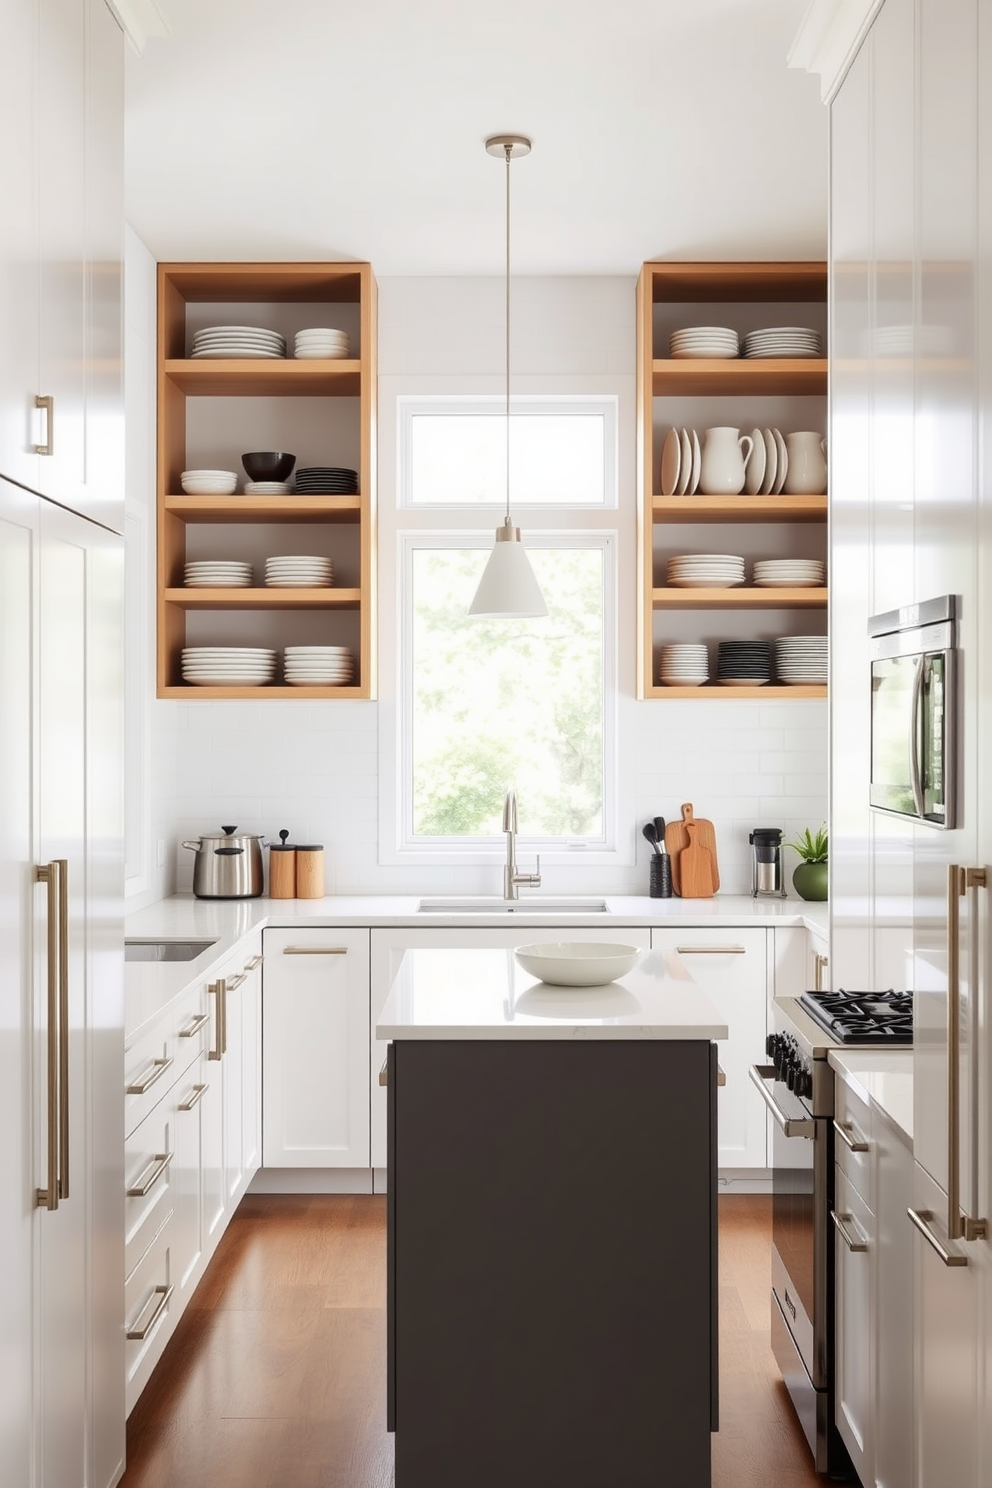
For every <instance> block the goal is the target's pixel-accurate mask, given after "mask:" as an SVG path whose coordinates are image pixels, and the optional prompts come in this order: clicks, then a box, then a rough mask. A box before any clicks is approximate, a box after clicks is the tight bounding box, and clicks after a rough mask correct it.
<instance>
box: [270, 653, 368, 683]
mask: <svg viewBox="0 0 992 1488" xmlns="http://www.w3.org/2000/svg"><path fill="white" fill-rule="evenodd" d="M285 654H286V660H285V664H284V667H283V671H284V674H285V677H286V681H287V682H289V683H291V684H292V685H293V686H294V687H331V686H334V685H340V684H342V683H344V682H350V681H351V680H352V678H353V677H354V675H355V659H354V657H353V656H352V654H351V652H350V651H349V650H348V648H347V646H287V647H286V653H285Z"/></svg>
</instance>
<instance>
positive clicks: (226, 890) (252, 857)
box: [183, 827, 265, 899]
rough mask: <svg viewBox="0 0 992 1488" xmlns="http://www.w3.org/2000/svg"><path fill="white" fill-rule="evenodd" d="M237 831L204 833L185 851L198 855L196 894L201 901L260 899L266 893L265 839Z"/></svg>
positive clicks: (195, 865) (225, 830) (194, 884)
mask: <svg viewBox="0 0 992 1488" xmlns="http://www.w3.org/2000/svg"><path fill="white" fill-rule="evenodd" d="M237 830H238V829H237V827H221V830H220V833H218V834H210V833H206V832H205V833H204V834H203V835H202V836H201V837H197V838H195V839H194V840H193V841H191V842H184V843H183V847H187V848H189V850H190V852H193V853H195V854H196V857H195V859H194V862H193V893H194V894H195V895H196V897H197V898H198V899H257V898H258V896H259V895H260V894H261V893H262V886H263V870H262V843H263V842H264V841H265V838H264V837H255V836H253V835H252V834H251V833H248V832H244V833H242V834H241V835H240V836H235V833H236V832H237Z"/></svg>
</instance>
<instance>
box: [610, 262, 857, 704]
mask: <svg viewBox="0 0 992 1488" xmlns="http://www.w3.org/2000/svg"><path fill="white" fill-rule="evenodd" d="M826 297H827V266H826V264H825V263H822V262H816V263H683V264H675V263H671V264H668V263H646V264H645V265H644V266H643V268H642V270H641V275H640V278H639V280H638V288H637V334H638V358H637V378H638V399H637V401H638V429H637V445H638V480H639V488H640V492H641V500H640V504H639V522H638V614H639V625H638V696H639V697H642V698H665V697H668V698H701V697H709V698H713V697H747V698H762V697H763V698H772V697H775V698H779V697H781V698H804V697H807V698H808V697H823V696H825V695H826V687H824V686H820V685H812V684H811V685H797V686H786V685H781V684H778V683H774V682H773V683H769V684H764V685H760V684H758V685H748V686H736V687H735V686H729V687H724V686H720V685H718V684H717V682H716V681H715V680H714V679H715V672H716V655H715V647H714V654H713V655H712V656H711V673H712V674H713V676H712V677H711V681H710V682H709V683H707V684H706V685H704V686H701V687H685V686H679V687H666V686H663V685H662V684H661V683H660V682H658V681H657V680H656V679H657V670H658V667H657V658H658V648H659V646H660V645H661V644H662V642H663V641H665V640H666V639H682V638H686V639H688V638H690V637H689V635H688V634H687V633H686V632H685V631H684V630H682V631H679V632H678V633H677V634H673V633H672V632H671V631H670V630H668V628H667V624H668V623H670V622H672V621H673V620H675V618H676V617H678V616H688V617H689V620H691V619H692V617H698V629H697V630H694V631H692V632H691V638H692V639H695V640H698V639H700V638H701V637H702V638H706V636H707V629H706V625H705V616H706V614H707V613H708V612H726V611H737V612H738V619H737V621H736V622H735V627H734V634H741V633H743V634H745V635H747V636H755V637H757V636H765V637H768V638H771V637H772V636H774V635H778V634H783V633H788V632H786V631H785V630H784V629H783V622H782V619H781V616H782V613H783V612H786V614H787V615H789V614H794V615H795V620H796V622H797V623H796V625H795V626H794V627H793V629H794V630H795V631H797V632H801V633H806V631H808V630H809V629H811V628H812V627H813V624H814V623H815V628H816V629H817V630H822V629H824V628H825V615H826V607H827V600H828V590H827V589H826V588H808V589H807V588H785V587H781V588H764V587H761V588H758V587H756V586H753V585H743V586H739V587H736V588H728V589H719V588H677V587H675V586H667V585H664V584H660V583H659V578H661V577H662V576H663V573H664V563H663V554H664V551H665V549H666V548H667V547H669V546H670V547H671V548H672V549H674V550H675V551H678V550H679V549H680V548H683V549H684V546H685V540H688V536H687V538H686V539H685V540H683V537H682V535H681V534H682V533H683V531H684V530H685V529H691V528H692V527H695V526H696V525H700V524H705V525H708V526H711V527H714V528H716V527H719V526H733V527H735V528H737V529H740V528H741V527H751V526H752V525H753V526H754V528H755V530H756V535H757V531H758V530H759V529H760V530H767V529H768V527H770V526H772V527H775V528H785V529H786V530H788V529H789V528H791V527H792V525H793V524H803V525H804V526H805V527H807V528H808V527H809V525H810V524H814V525H816V526H819V527H821V528H822V529H823V533H824V538H825V534H826V521H827V497H826V495H825V494H824V495H814V496H787V495H779V496H747V495H740V496H710V495H696V496H688V495H686V496H662V495H660V494H659V492H658V473H659V465H660V438H659V437H658V435H659V431H660V433H661V436H662V437H663V434H664V429H665V426H666V425H669V424H676V425H681V424H683V423H685V422H687V420H686V418H685V416H684V413H683V416H680V417H676V416H674V415H671V416H670V415H668V414H667V413H666V409H665V401H666V400H692V401H693V402H695V401H696V400H698V408H697V409H696V411H695V417H696V421H697V422H698V424H699V426H700V427H702V426H703V425H708V424H710V423H718V424H724V423H730V422H734V423H736V424H739V426H740V427H741V429H742V432H747V429H748V428H749V427H750V426H751V424H752V423H754V422H757V419H758V415H757V413H756V409H759V408H760V406H761V403H760V400H762V399H772V398H774V399H779V400H781V399H783V398H786V399H788V398H797V397H802V398H815V399H817V400H822V407H821V408H820V409H819V410H818V414H817V417H818V420H819V422H820V423H821V424H823V425H824V427H825V404H826V394H827V361H826V359H822V360H820V359H816V358H809V359H806V358H795V359H793V358H774V359H767V360H766V359H757V358H756V359H753V360H752V359H745V358H740V359H736V360H729V361H723V360H716V359H712V360H711V359H706V358H700V359H683V358H671V357H669V356H667V355H666V354H664V353H667V350H668V339H667V331H666V332H665V333H659V330H658V327H657V323H656V307H662V309H661V310H660V311H659V312H658V317H657V318H658V320H661V321H664V320H665V318H666V316H667V319H668V320H669V321H670V322H671V325H670V327H669V328H670V329H675V328H677V327H679V326H683V325H690V324H697V323H703V321H704V320H705V322H706V323H707V324H709V323H718V324H720V325H727V326H733V327H735V328H736V329H738V330H745V329H749V328H751V327H753V326H755V325H758V324H766V325H767V324H778V323H779V321H778V320H776V319H775V307H776V306H777V305H783V306H785V305H794V306H804V307H805V306H807V305H809V306H816V312H815V313H816V316H817V319H818V320H821V321H822V318H823V308H824V307H825V304H826ZM682 307H684V310H683V308H682ZM700 307H702V309H703V310H706V311H707V312H708V313H707V314H705V315H704V314H703V313H702V312H701V309H700ZM710 307H718V308H715V309H710ZM790 323H791V320H790ZM802 323H804V324H805V323H807V321H805V320H804V321H803V322H802ZM824 331H825V324H824ZM824 339H825V338H824ZM659 353H661V354H659ZM720 399H722V400H726V399H735V400H740V407H741V409H742V412H741V414H740V416H739V417H732V416H730V415H727V414H726V413H724V414H723V415H722V416H721V415H717V416H711V414H710V412H709V411H708V408H709V407H710V406H713V405H712V401H711V402H710V403H709V404H708V403H707V400H720ZM681 406H682V408H683V410H684V407H685V404H684V402H682V405H681ZM718 407H719V405H718ZM762 421H763V422H764V423H766V424H771V423H774V422H777V419H773V418H771V417H769V418H765V419H763V420H762ZM794 427H805V428H813V427H816V425H814V424H813V423H812V422H809V423H804V424H801V425H795V426H794ZM717 538H718V534H716V533H714V534H713V535H712V536H709V537H708V539H707V550H709V548H710V547H716V546H718V541H717ZM809 540H810V539H809V538H807V539H806V541H807V542H809ZM729 542H730V539H728V545H729ZM733 542H734V544H735V545H736V546H734V547H733V548H731V550H732V551H743V549H742V547H741V546H740V542H741V539H740V536H739V531H738V534H737V536H736V537H735V538H734V539H733ZM697 545H698V544H697ZM753 546H754V547H755V549H756V550H758V549H760V546H761V545H760V543H758V542H757V541H756V542H755V543H754V544H753ZM695 550H696V548H695V547H693V548H692V551H695ZM773 615H774V617H775V618H774V619H773V618H772V616H773ZM812 615H815V616H816V620H815V622H813V621H812V620H811V616H812ZM763 622H764V623H763ZM682 623H683V625H685V624H687V623H689V621H683V622H682Z"/></svg>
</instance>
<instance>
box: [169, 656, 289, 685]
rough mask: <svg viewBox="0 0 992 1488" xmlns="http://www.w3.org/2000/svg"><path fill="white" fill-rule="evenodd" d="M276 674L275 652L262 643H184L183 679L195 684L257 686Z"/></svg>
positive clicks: (269, 680)
mask: <svg viewBox="0 0 992 1488" xmlns="http://www.w3.org/2000/svg"><path fill="white" fill-rule="evenodd" d="M275 674H276V653H275V652H274V651H269V650H267V649H266V648H265V647H263V646H186V647H184V648H183V681H184V682H192V683H193V684H194V686H196V687H232V686H233V687H260V686H261V685H262V683H263V682H271V681H272V679H273V677H274V676H275Z"/></svg>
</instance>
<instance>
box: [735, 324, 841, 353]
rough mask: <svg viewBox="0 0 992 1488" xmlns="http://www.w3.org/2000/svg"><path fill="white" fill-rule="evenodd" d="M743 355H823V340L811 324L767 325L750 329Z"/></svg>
mask: <svg viewBox="0 0 992 1488" xmlns="http://www.w3.org/2000/svg"><path fill="white" fill-rule="evenodd" d="M741 355H742V356H745V357H752V358H754V357H821V356H822V355H823V341H822V338H821V336H820V333H819V331H814V330H813V329H812V328H811V327H809V326H766V327H765V329H764V330H760V331H748V332H747V333H746V335H745V337H744V345H743V347H742V348H741Z"/></svg>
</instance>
